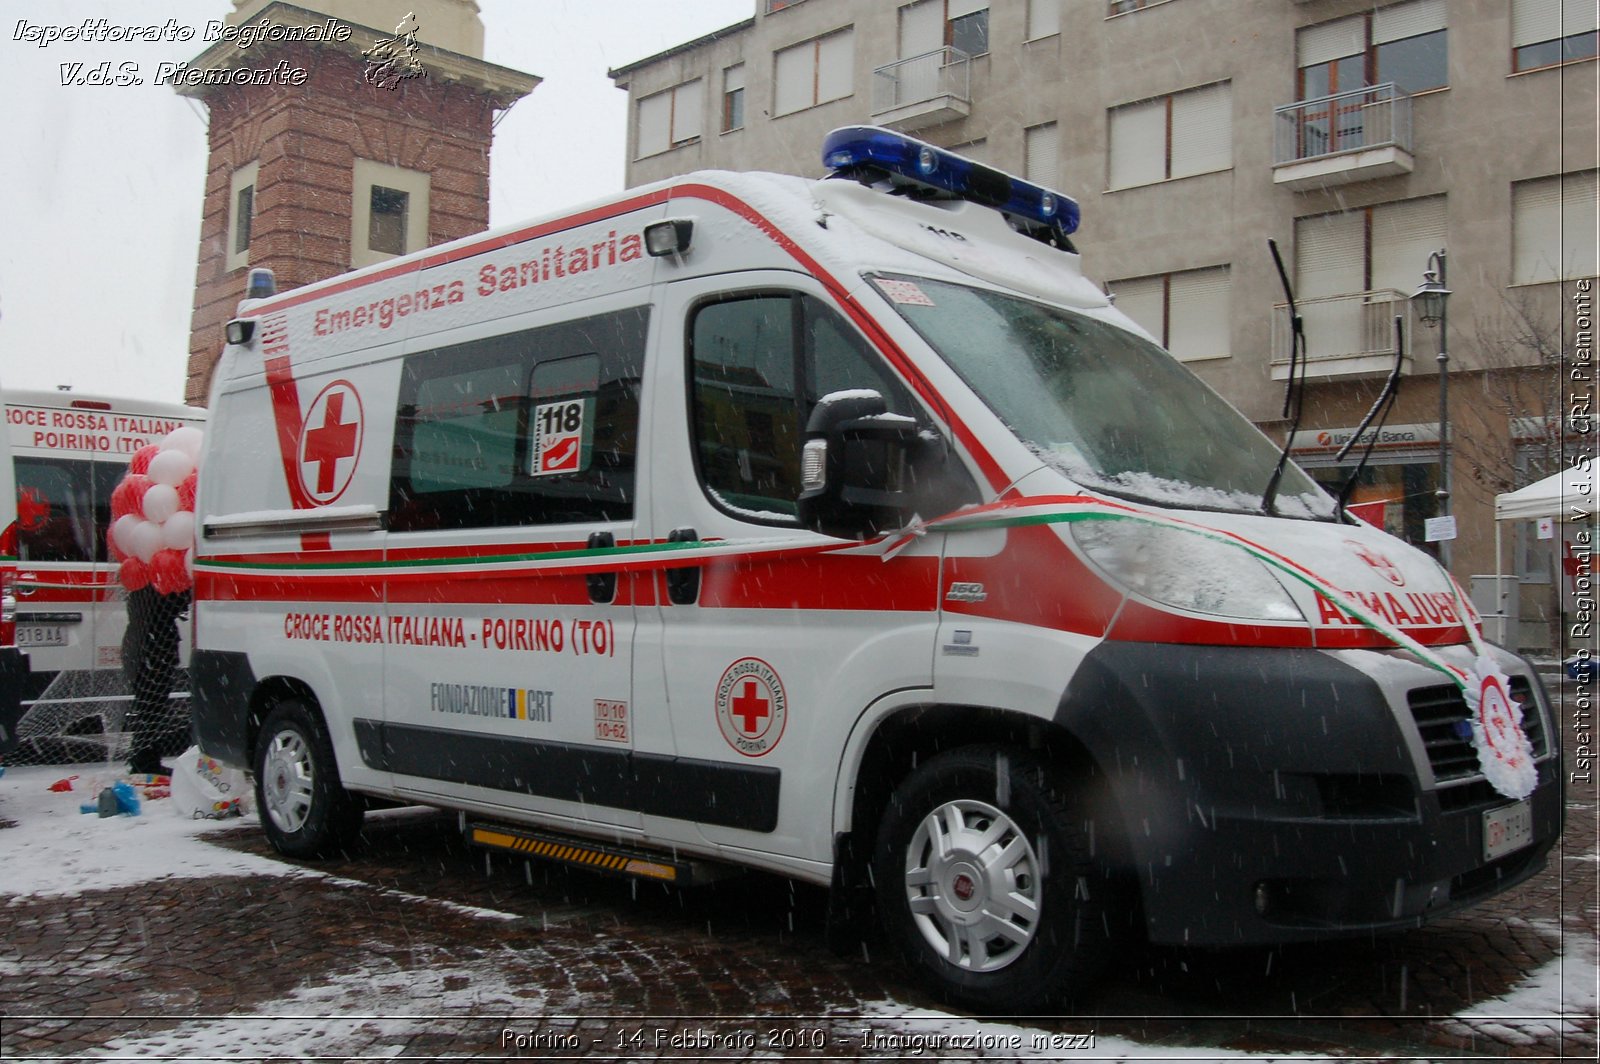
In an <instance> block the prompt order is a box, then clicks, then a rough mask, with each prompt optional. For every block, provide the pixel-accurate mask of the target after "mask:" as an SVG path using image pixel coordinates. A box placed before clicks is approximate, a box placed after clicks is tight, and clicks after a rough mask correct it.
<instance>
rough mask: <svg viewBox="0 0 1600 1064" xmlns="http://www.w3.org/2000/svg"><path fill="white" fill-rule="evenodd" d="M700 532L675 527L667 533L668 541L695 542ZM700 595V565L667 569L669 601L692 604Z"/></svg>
mask: <svg viewBox="0 0 1600 1064" xmlns="http://www.w3.org/2000/svg"><path fill="white" fill-rule="evenodd" d="M699 538H700V533H698V532H696V531H695V530H694V529H692V528H674V529H673V530H672V531H671V532H668V533H667V542H668V543H693V542H694V541H695V540H697V539H699ZM699 597H700V567H699V566H698V565H691V566H685V567H684V568H682V569H668V570H667V601H668V602H671V603H672V604H673V605H674V606H692V605H694V603H695V600H696V599H698V598H699Z"/></svg>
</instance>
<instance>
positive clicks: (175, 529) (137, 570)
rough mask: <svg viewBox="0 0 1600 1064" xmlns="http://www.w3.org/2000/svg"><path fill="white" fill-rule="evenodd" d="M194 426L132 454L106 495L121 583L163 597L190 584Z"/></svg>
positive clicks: (196, 457)
mask: <svg viewBox="0 0 1600 1064" xmlns="http://www.w3.org/2000/svg"><path fill="white" fill-rule="evenodd" d="M202 439H203V434H202V433H201V431H200V430H199V429H197V428H193V427H190V426H184V427H183V428H178V429H173V430H172V431H171V432H169V433H168V434H167V435H166V438H164V439H163V440H162V441H161V442H160V443H152V444H150V445H149V446H147V447H141V448H140V449H139V450H138V451H136V452H134V455H133V460H132V461H131V462H129V463H128V475H127V476H125V477H123V478H122V483H120V484H118V485H117V487H116V490H115V491H113V492H112V493H111V534H110V536H109V537H107V538H108V540H109V541H110V546H111V554H112V556H113V557H114V558H116V559H117V560H118V561H120V562H121V563H122V570H121V574H120V575H121V579H122V586H123V587H125V588H127V589H128V590H129V591H138V590H139V589H140V588H142V587H146V586H151V587H154V588H155V589H156V590H157V591H159V592H160V593H161V594H163V595H170V594H173V593H174V592H177V591H184V590H187V589H188V588H189V587H191V586H192V585H193V584H194V491H195V484H196V483H197V482H198V478H199V473H200V443H201V440H202Z"/></svg>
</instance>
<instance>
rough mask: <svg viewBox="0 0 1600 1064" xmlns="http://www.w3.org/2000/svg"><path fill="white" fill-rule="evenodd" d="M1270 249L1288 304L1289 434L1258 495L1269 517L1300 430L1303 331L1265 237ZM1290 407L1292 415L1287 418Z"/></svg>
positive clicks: (1286, 396) (1284, 273) (1283, 273)
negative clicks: (1290, 452) (1265, 485)
mask: <svg viewBox="0 0 1600 1064" xmlns="http://www.w3.org/2000/svg"><path fill="white" fill-rule="evenodd" d="M1267 247H1269V248H1271V249H1272V262H1273V264H1274V265H1275V266H1277V267H1278V279H1279V280H1280V281H1282V282H1283V294H1284V298H1285V299H1286V300H1287V301H1288V303H1289V328H1290V336H1289V383H1288V385H1287V386H1286V387H1285V388H1284V391H1283V416H1284V417H1287V418H1289V433H1288V435H1287V436H1285V437H1284V439H1283V450H1282V451H1280V452H1279V453H1278V465H1277V468H1275V469H1273V471H1272V477H1271V479H1269V480H1268V481H1267V490H1266V491H1264V492H1262V494H1261V509H1262V511H1263V512H1264V513H1266V514H1267V516H1269V517H1271V516H1272V515H1273V514H1274V513H1275V512H1276V510H1275V509H1274V507H1275V506H1276V504H1277V498H1278V482H1279V481H1281V480H1282V479H1283V469H1284V467H1285V466H1286V465H1288V464H1289V451H1290V450H1291V449H1292V448H1293V447H1294V434H1295V433H1296V432H1298V431H1300V415H1301V412H1302V411H1303V410H1304V409H1305V391H1306V389H1305V383H1306V382H1305V376H1306V330H1305V323H1304V322H1303V321H1301V319H1300V312H1299V311H1298V310H1296V309H1295V305H1294V286H1293V285H1291V284H1290V283H1289V271H1288V270H1286V269H1284V268H1283V256H1282V255H1279V254H1278V242H1277V241H1276V240H1273V239H1271V238H1270V237H1269V238H1268V239H1267ZM1291 408H1293V411H1294V416H1293V417H1290V409H1291Z"/></svg>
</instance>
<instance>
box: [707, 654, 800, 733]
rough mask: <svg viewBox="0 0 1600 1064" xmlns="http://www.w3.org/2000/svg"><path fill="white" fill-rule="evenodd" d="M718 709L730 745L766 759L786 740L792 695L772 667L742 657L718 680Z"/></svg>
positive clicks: (719, 722) (723, 730) (718, 718)
mask: <svg viewBox="0 0 1600 1064" xmlns="http://www.w3.org/2000/svg"><path fill="white" fill-rule="evenodd" d="M716 710H717V727H718V729H720V730H721V732H722V738H723V739H724V740H725V741H726V742H727V744H728V745H729V746H731V747H733V748H734V749H735V750H737V751H738V752H739V753H741V754H743V755H744V756H745V757H762V756H764V755H766V754H767V753H770V752H771V750H772V748H773V747H775V746H777V745H778V740H779V739H781V738H783V728H784V725H785V724H787V723H788V719H789V696H788V694H787V693H786V692H785V691H784V689H783V681H782V680H780V679H779V678H778V674H777V672H776V671H774V670H773V668H772V666H771V665H768V664H767V663H766V662H764V661H762V660H761V659H760V658H740V659H739V660H738V661H736V662H734V663H733V664H732V665H729V666H728V668H727V670H726V671H724V672H723V674H722V679H721V680H719V681H717V697H716Z"/></svg>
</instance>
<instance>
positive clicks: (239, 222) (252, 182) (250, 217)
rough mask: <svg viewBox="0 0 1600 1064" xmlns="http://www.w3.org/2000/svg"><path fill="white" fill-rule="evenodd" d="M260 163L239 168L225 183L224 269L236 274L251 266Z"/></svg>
mask: <svg viewBox="0 0 1600 1064" xmlns="http://www.w3.org/2000/svg"><path fill="white" fill-rule="evenodd" d="M259 171H260V164H259V163H250V164H249V165H248V166H241V167H240V168H239V169H237V170H235V171H234V172H233V178H232V180H231V181H230V182H229V183H228V231H227V233H226V234H225V236H224V239H225V240H226V241H227V253H228V263H227V268H228V269H230V270H237V269H240V268H241V267H244V266H248V265H250V236H251V232H252V230H253V228H254V226H255V216H256V175H257V174H258V173H259Z"/></svg>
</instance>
